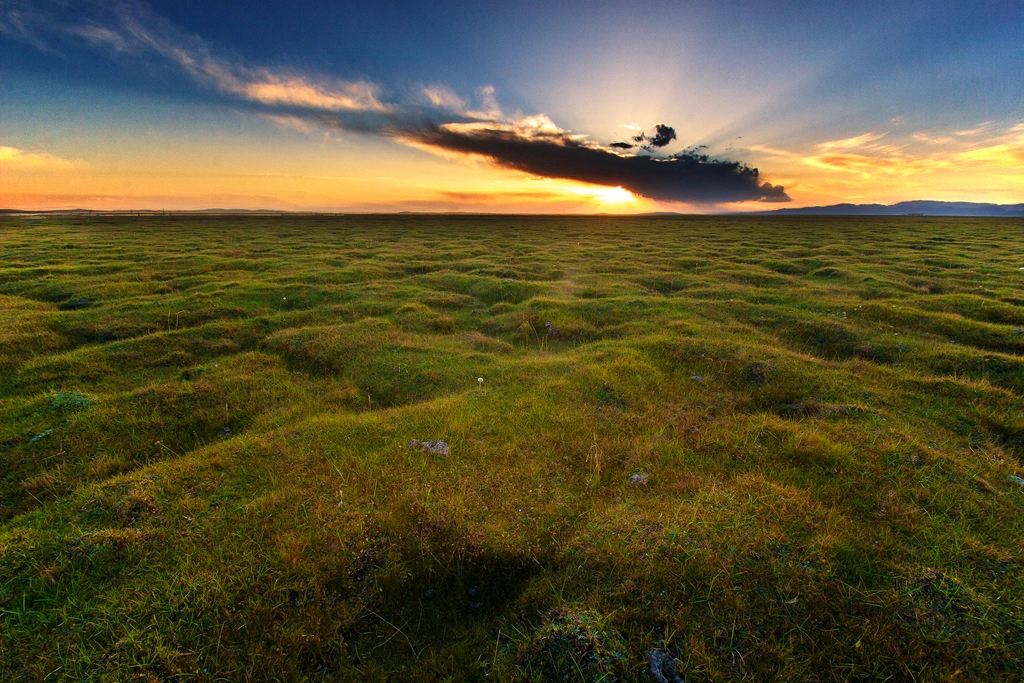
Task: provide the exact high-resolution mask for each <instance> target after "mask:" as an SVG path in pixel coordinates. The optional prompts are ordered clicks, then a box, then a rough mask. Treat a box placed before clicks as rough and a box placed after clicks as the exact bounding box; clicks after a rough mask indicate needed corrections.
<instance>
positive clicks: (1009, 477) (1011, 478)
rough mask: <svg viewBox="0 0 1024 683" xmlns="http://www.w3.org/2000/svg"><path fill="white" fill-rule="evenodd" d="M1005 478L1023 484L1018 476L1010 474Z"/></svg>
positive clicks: (1023, 481)
mask: <svg viewBox="0 0 1024 683" xmlns="http://www.w3.org/2000/svg"><path fill="white" fill-rule="evenodd" d="M1007 479H1009V480H1010V481H1012V482H1013V483H1014V484H1020V485H1021V486H1024V479H1021V478H1020V477H1017V476H1014V475H1012V474H1011V475H1010V476H1008V477H1007Z"/></svg>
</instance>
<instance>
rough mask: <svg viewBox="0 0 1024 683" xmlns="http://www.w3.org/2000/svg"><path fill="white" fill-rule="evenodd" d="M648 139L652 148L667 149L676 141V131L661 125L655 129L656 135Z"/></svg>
mask: <svg viewBox="0 0 1024 683" xmlns="http://www.w3.org/2000/svg"><path fill="white" fill-rule="evenodd" d="M648 139H649V140H650V142H651V147H659V148H660V147H665V146H667V145H668V143H670V142H672V141H673V140H675V139H676V129H675V128H672V127H671V126H666V125H665V124H664V123H659V124H658V125H656V126H655V127H654V135H653V136H652V137H650V138H648Z"/></svg>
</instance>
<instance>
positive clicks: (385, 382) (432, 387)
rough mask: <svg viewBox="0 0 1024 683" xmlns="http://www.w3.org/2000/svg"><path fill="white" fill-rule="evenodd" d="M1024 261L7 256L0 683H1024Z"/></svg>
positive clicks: (859, 256)
mask: <svg viewBox="0 0 1024 683" xmlns="http://www.w3.org/2000/svg"><path fill="white" fill-rule="evenodd" d="M1022 227H1024V224H1022V223H1021V222H1020V221H1019V220H968V219H925V218H884V219H864V218H856V219H820V218H809V219H778V218H751V217H743V218H611V217H608V218H554V217H552V218H544V217H535V218H524V217H430V216H409V217H386V216H378V217H373V216H369V217H367V216H364V217H338V218H315V217H307V218H297V217H292V218H270V217H267V218H261V217H217V218H213V217H210V218H203V217H189V218H174V219H172V220H161V219H156V218H141V219H135V220H129V219H102V220H96V219H93V220H92V221H91V222H90V223H89V224H85V221H84V220H72V219H56V220H48V221H44V222H43V223H42V224H33V225H27V224H26V223H24V222H22V221H19V220H7V221H6V222H5V223H3V224H0V319H2V321H3V324H2V326H0V416H2V420H0V444H2V451H0V457H2V463H3V468H2V469H0V505H2V514H3V523H2V526H0V610H2V611H0V614H2V615H3V616H2V619H0V679H3V680H8V679H10V680H43V679H46V678H49V679H51V680H76V681H77V680H104V681H106V680H109V681H120V680H194V681H206V680H211V681H212V680H274V679H277V680H402V681H404V680H410V681H416V680H421V681H428V680H452V681H455V680H480V679H482V678H485V677H487V678H490V679H493V680H509V681H511V680H537V681H548V680H551V681H562V680H585V681H596V680H604V681H613V680H618V681H630V680H636V681H648V680H653V679H652V678H651V677H650V673H649V668H650V666H649V664H648V663H647V661H646V660H645V658H646V657H647V656H648V653H649V652H651V651H652V650H656V651H658V652H659V653H660V654H659V655H658V657H661V658H662V659H659V661H662V660H664V661H672V662H674V666H676V668H677V671H678V673H679V675H680V676H681V677H685V680H687V681H701V680H736V681H739V680H786V681H791V680H826V679H827V680H832V679H836V680H876V679H877V680H1020V679H1021V678H1022V677H1024V669H1022V666H1021V663H1020V662H1021V661H1024V645H1022V642H1024V615H1022V612H1021V608H1022V605H1024V601H1022V599H1021V598H1020V596H1021V595H1022V589H1024V580H1022V578H1021V577H1022V569H1024V558H1022V553H1024V545H1022V538H1024V537H1022V531H1024V514H1022V513H1024V488H1022V485H1021V484H1019V483H1018V481H1016V480H1015V479H1014V478H1015V477H1024V468H1022V466H1021V465H1022V460H1021V458H1022V457H1024V418H1022V417H1021V415H1022V412H1021V409H1022V407H1024V405H1022V401H1021V398H1020V396H1021V392H1022V391H1024V361H1022V359H1021V355H1022V353H1024V295H1022V294H1021V284H1022V278H1024V271H1021V270H1019V268H1021V267H1022V266H1024V262H1020V254H1021V253H1022V247H1024V244H1022V241H1024V240H1022V237H1021V235H1022V233H1021V228H1022ZM481 379H483V381H482V382H481V381H480V380H481ZM413 439H416V440H419V441H427V440H444V441H445V442H446V444H447V445H448V446H449V448H450V454H449V455H448V456H447V457H445V456H441V455H437V454H433V453H429V452H424V451H423V450H422V449H420V448H410V447H409V444H410V441H411V440H413ZM635 475H640V476H635ZM631 478H632V480H631Z"/></svg>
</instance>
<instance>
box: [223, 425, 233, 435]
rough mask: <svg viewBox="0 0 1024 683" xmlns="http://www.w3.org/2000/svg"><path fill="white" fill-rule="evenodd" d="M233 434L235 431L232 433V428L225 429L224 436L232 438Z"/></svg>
mask: <svg viewBox="0 0 1024 683" xmlns="http://www.w3.org/2000/svg"><path fill="white" fill-rule="evenodd" d="M231 434H233V431H232V429H231V427H225V428H224V436H231Z"/></svg>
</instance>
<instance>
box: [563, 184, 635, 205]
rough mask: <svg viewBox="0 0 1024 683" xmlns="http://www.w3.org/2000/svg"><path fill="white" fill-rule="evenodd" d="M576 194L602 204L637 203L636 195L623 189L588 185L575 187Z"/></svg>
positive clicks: (573, 190)
mask: <svg viewBox="0 0 1024 683" xmlns="http://www.w3.org/2000/svg"><path fill="white" fill-rule="evenodd" d="M571 191H572V192H573V193H574V194H580V195H583V196H585V197H588V198H589V199H592V200H594V201H596V202H598V203H600V204H632V203H635V202H636V201H637V197H636V195H634V194H633V193H632V192H630V191H629V190H626V189H624V188H622V187H600V186H596V185H587V186H584V187H573V188H572V190H571Z"/></svg>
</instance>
